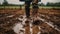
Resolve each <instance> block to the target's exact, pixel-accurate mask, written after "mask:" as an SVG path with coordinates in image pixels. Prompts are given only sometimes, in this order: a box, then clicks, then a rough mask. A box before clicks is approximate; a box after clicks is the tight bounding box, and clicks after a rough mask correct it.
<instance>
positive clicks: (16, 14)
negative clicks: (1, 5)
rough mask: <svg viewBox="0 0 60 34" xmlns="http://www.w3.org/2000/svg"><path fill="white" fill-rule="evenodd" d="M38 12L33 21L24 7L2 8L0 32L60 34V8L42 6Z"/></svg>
mask: <svg viewBox="0 0 60 34" xmlns="http://www.w3.org/2000/svg"><path fill="white" fill-rule="evenodd" d="M31 12H32V10H31ZM31 12H30V14H31ZM38 13H39V14H38V16H37V17H34V22H33V17H32V16H31V17H30V18H29V19H27V18H26V15H25V10H24V9H22V10H20V9H0V34H60V9H43V8H42V9H39V12H38ZM31 15H32V14H31ZM26 20H28V21H26Z"/></svg>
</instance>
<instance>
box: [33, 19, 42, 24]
mask: <svg viewBox="0 0 60 34" xmlns="http://www.w3.org/2000/svg"><path fill="white" fill-rule="evenodd" d="M41 23H42V21H41V20H35V21H33V23H32V24H33V25H39V24H41Z"/></svg>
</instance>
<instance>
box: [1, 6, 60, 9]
mask: <svg viewBox="0 0 60 34" xmlns="http://www.w3.org/2000/svg"><path fill="white" fill-rule="evenodd" d="M1 8H13V9H15V8H16V9H19V8H20V6H0V9H1ZM22 8H24V6H22ZM30 8H32V6H31V7H30ZM39 8H46V9H51V8H58V9H60V7H51V6H39Z"/></svg>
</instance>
